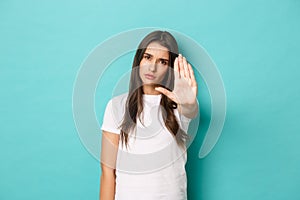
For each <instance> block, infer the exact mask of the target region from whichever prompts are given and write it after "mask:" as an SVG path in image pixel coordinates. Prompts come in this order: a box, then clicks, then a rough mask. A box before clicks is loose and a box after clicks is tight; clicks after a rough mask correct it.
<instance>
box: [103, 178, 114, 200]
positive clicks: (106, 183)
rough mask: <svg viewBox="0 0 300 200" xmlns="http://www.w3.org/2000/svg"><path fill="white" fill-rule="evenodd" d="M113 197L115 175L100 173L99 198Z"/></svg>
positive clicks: (108, 199) (112, 198) (111, 199)
mask: <svg viewBox="0 0 300 200" xmlns="http://www.w3.org/2000/svg"><path fill="white" fill-rule="evenodd" d="M114 199H115V176H114V175H112V174H109V175H106V174H102V175H101V180H100V200H114Z"/></svg>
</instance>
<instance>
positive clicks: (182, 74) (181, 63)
mask: <svg viewBox="0 0 300 200" xmlns="http://www.w3.org/2000/svg"><path fill="white" fill-rule="evenodd" d="M178 57H179V58H178V67H179V73H180V77H181V78H183V77H184V67H183V60H182V55H181V54H179V56H178Z"/></svg>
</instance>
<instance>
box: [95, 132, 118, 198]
mask: <svg viewBox="0 0 300 200" xmlns="http://www.w3.org/2000/svg"><path fill="white" fill-rule="evenodd" d="M119 136H120V135H119V134H115V133H111V132H107V131H102V147H101V171H102V173H101V178H100V195H99V198H100V200H114V199H115V186H116V184H115V180H116V174H115V172H116V170H115V169H116V160H117V154H118V146H119Z"/></svg>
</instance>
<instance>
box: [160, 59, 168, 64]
mask: <svg viewBox="0 0 300 200" xmlns="http://www.w3.org/2000/svg"><path fill="white" fill-rule="evenodd" d="M160 63H161V64H163V65H168V64H169V63H168V61H167V60H160Z"/></svg>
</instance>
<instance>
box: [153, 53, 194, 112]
mask: <svg viewBox="0 0 300 200" xmlns="http://www.w3.org/2000/svg"><path fill="white" fill-rule="evenodd" d="M174 75H175V80H174V90H173V91H169V90H167V89H165V88H163V87H156V88H155V90H157V91H159V92H161V93H162V94H164V95H166V96H167V97H168V98H170V99H171V100H172V101H174V102H176V103H177V104H178V105H179V108H180V109H179V111H181V112H183V111H182V109H184V110H185V111H184V113H183V114H187V115H189V113H191V112H194V109H195V108H196V106H197V99H196V96H197V90H198V87H197V82H196V79H195V75H194V71H193V69H192V67H191V65H190V64H189V63H188V62H187V60H186V58H185V57H183V56H182V55H181V54H179V56H178V57H177V58H176V59H175V62H174ZM190 116H191V115H190Z"/></svg>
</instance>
